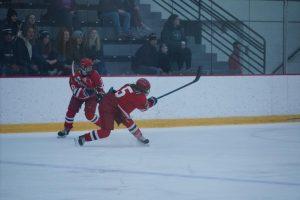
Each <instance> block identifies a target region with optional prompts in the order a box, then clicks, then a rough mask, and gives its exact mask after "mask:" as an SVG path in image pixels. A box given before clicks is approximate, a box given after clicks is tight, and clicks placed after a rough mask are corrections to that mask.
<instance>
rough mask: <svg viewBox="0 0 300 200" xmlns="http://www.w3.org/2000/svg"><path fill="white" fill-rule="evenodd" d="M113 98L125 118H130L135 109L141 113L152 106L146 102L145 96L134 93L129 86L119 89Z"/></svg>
mask: <svg viewBox="0 0 300 200" xmlns="http://www.w3.org/2000/svg"><path fill="white" fill-rule="evenodd" d="M115 97H116V99H117V102H118V107H119V109H120V110H121V111H122V112H123V114H124V115H125V116H126V117H127V118H130V113H131V112H132V111H133V110H135V109H136V108H137V109H139V110H141V111H146V110H147V109H148V108H150V107H152V106H153V105H152V102H149V101H148V100H147V98H146V95H145V94H143V93H137V92H135V91H134V89H133V88H132V87H131V86H130V85H129V84H126V85H124V86H123V87H121V88H120V89H119V90H118V91H117V92H116V93H115Z"/></svg>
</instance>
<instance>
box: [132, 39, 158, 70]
mask: <svg viewBox="0 0 300 200" xmlns="http://www.w3.org/2000/svg"><path fill="white" fill-rule="evenodd" d="M156 45H157V37H156V35H155V34H153V33H152V34H150V35H149V37H148V41H147V42H146V43H145V44H144V45H143V46H141V47H140V48H139V49H138V50H137V52H136V53H135V56H134V59H133V62H132V70H133V71H134V72H135V73H137V74H161V73H162V70H161V69H160V68H159V67H158V52H157V49H156Z"/></svg>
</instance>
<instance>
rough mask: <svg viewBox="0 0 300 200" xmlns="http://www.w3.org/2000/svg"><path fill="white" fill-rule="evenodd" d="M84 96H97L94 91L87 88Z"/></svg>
mask: <svg viewBox="0 0 300 200" xmlns="http://www.w3.org/2000/svg"><path fill="white" fill-rule="evenodd" d="M84 94H85V96H86V97H90V96H92V95H93V94H95V91H94V89H88V88H85V89H84Z"/></svg>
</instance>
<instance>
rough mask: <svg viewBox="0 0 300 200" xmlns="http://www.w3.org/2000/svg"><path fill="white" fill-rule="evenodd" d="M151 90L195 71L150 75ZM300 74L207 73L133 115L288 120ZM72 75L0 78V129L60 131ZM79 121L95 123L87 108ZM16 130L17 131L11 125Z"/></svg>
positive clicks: (142, 119) (166, 119) (143, 122)
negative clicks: (183, 74)
mask: <svg viewBox="0 0 300 200" xmlns="http://www.w3.org/2000/svg"><path fill="white" fill-rule="evenodd" d="M138 78H139V77H104V78H103V82H104V88H105V90H106V91H107V90H108V89H109V88H110V87H112V86H113V87H114V88H116V89H117V88H119V87H121V86H122V85H124V84H126V83H133V82H135V81H136V80H137V79H138ZM146 78H147V79H148V80H149V81H150V82H151V85H152V86H151V93H150V95H149V96H160V95H162V94H165V93H166V92H169V91H170V90H172V89H175V88H177V87H180V86H182V85H184V84H186V83H188V82H190V81H191V80H193V78H194V77H193V76H180V77H164V76H162V77H155V76H148V77H146ZM299 91H300V75H282V76H203V77H201V78H200V80H199V81H198V82H197V83H195V84H193V85H191V86H189V87H186V88H184V89H183V90H180V91H178V92H175V93H173V94H171V95H169V96H167V97H164V98H162V99H160V100H159V101H158V103H157V105H156V106H155V107H153V108H151V109H149V110H148V111H146V112H140V111H138V110H137V111H134V112H133V113H132V114H131V117H132V118H133V119H134V120H136V121H137V122H138V124H139V125H140V126H141V127H172V126H191V125H209V124H235V123H237V124H239V123H260V122H261V121H263V122H272V121H273V120H274V119H275V121H276V120H277V121H278V122H285V121H289V120H290V119H291V118H299V116H300V103H299V102H300V92H299ZM71 95H72V94H71V90H70V88H69V83H68V78H67V77H52V78H45V77H42V78H39V77H37V78H0V98H1V99H0V100H1V101H0V110H1V112H0V131H1V132H6V130H13V131H16V132H28V131H40V132H44V131H55V130H59V129H61V128H62V126H63V122H64V118H65V113H66V110H67V107H68V104H69V101H70V98H71ZM74 121H75V122H76V123H75V125H76V124H78V129H77V130H85V129H91V128H93V127H90V126H89V123H85V122H86V121H87V120H86V118H85V115H84V111H83V109H81V110H80V112H79V113H78V114H77V115H76V117H75V119H74ZM8 132H12V131H8Z"/></svg>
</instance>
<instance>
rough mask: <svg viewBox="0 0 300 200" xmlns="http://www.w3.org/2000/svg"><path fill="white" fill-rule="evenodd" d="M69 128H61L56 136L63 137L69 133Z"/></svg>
mask: <svg viewBox="0 0 300 200" xmlns="http://www.w3.org/2000/svg"><path fill="white" fill-rule="evenodd" d="M69 132H70V131H69V130H66V129H64V130H61V131H58V133H57V137H58V138H64V137H66V136H67V135H69Z"/></svg>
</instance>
